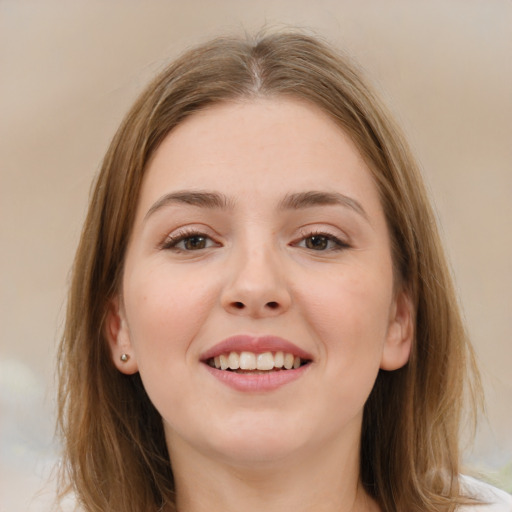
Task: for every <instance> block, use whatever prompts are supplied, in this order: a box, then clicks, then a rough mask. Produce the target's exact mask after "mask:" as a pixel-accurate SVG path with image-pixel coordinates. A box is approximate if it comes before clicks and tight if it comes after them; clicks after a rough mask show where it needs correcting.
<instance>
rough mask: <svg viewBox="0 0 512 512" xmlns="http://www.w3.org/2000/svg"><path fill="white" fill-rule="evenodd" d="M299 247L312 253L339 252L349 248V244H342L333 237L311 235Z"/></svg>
mask: <svg viewBox="0 0 512 512" xmlns="http://www.w3.org/2000/svg"><path fill="white" fill-rule="evenodd" d="M297 246H298V247H305V248H306V249H311V250H312V251H329V250H331V251H332V250H339V249H344V248H346V247H348V244H346V243H344V242H342V241H341V240H339V239H338V238H336V237H335V236H333V235H324V234H317V235H309V236H307V237H304V238H303V239H302V240H301V241H300V242H299V243H298V244H297Z"/></svg>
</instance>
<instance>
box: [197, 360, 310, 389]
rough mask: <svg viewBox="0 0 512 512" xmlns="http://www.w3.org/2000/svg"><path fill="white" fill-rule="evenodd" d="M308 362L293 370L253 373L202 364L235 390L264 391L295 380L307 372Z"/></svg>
mask: <svg viewBox="0 0 512 512" xmlns="http://www.w3.org/2000/svg"><path fill="white" fill-rule="evenodd" d="M310 364H311V363H308V364H305V365H303V366H301V367H300V368H297V369H295V370H280V371H274V372H268V373H259V374H254V375H253V374H250V373H236V372H230V371H227V370H218V369H217V368H212V367H211V366H209V365H207V364H205V365H204V366H205V368H206V369H207V370H208V371H209V372H210V374H211V375H213V376H214V377H215V378H216V379H218V380H220V381H221V382H222V383H223V384H226V385H227V386H229V387H231V388H233V389H236V390H237V391H244V392H246V393H250V392H253V393H259V392H264V391H274V390H275V389H278V388H280V387H282V386H284V385H286V384H288V383H290V382H293V381H294V380H297V379H298V378H300V377H302V376H303V375H304V373H305V372H307V370H308V368H309V366H310Z"/></svg>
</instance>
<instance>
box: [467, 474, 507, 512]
mask: <svg viewBox="0 0 512 512" xmlns="http://www.w3.org/2000/svg"><path fill="white" fill-rule="evenodd" d="M461 484H462V486H463V488H464V489H466V493H465V494H467V495H468V496H471V497H474V498H478V499H479V500H481V501H483V502H486V504H484V505H468V506H465V507H460V508H459V509H458V510H459V512H512V496H511V495H510V494H508V493H506V492H505V491H502V490H500V489H496V487H493V486H492V485H489V484H486V483H484V482H481V481H480V480H476V479H475V478H471V477H470V476H465V475H463V476H461Z"/></svg>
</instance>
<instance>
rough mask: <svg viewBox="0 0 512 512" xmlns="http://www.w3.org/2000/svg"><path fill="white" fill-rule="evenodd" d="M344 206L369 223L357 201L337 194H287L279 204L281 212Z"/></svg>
mask: <svg viewBox="0 0 512 512" xmlns="http://www.w3.org/2000/svg"><path fill="white" fill-rule="evenodd" d="M331 205H332V206H344V207H346V208H350V209H351V210H353V211H355V212H356V213H358V214H359V215H361V216H362V217H364V219H365V220H367V221H368V222H369V218H368V214H367V213H366V211H365V209H364V208H363V207H362V205H361V203H360V202H359V201H356V200H355V199H353V198H352V197H349V196H346V195H344V194H340V193H339V192H322V191H316V190H312V191H308V192H298V193H295V194H288V195H286V197H285V198H284V199H283V200H282V201H281V202H280V204H279V209H281V210H299V209H302V208H314V207H315V206H331Z"/></svg>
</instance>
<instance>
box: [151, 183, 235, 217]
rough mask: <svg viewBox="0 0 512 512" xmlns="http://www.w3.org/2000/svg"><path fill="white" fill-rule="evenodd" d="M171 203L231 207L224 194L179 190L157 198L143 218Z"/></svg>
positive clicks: (219, 207) (224, 208) (217, 207)
mask: <svg viewBox="0 0 512 512" xmlns="http://www.w3.org/2000/svg"><path fill="white" fill-rule="evenodd" d="M173 204H188V205H191V206H198V207H201V208H208V209H220V210H227V209H230V208H232V207H233V205H232V202H231V201H230V200H229V199H228V198H227V197H226V196H225V195H224V194H219V193H218V192H204V191H195V190H193V191H192V190H180V191H177V192H171V193H170V194H166V195H164V196H162V197H161V198H160V199H158V200H157V201H156V202H155V203H154V204H153V206H151V208H150V209H149V210H148V212H147V213H146V215H145V217H144V219H147V218H148V217H149V216H150V215H152V214H153V213H155V212H156V211H157V210H160V209H161V208H163V207H164V206H170V205H173Z"/></svg>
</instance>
